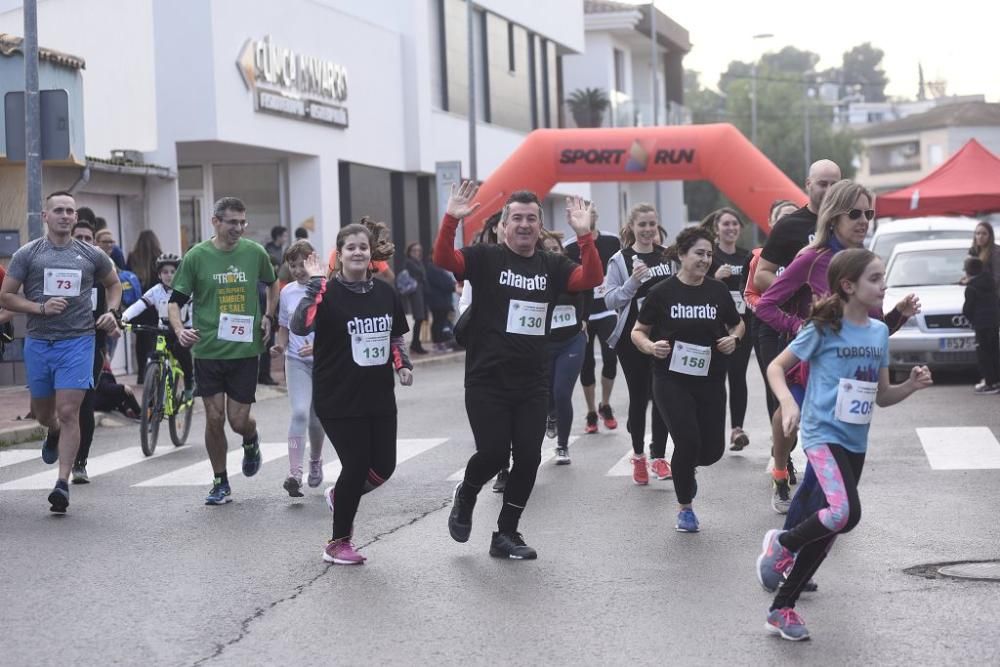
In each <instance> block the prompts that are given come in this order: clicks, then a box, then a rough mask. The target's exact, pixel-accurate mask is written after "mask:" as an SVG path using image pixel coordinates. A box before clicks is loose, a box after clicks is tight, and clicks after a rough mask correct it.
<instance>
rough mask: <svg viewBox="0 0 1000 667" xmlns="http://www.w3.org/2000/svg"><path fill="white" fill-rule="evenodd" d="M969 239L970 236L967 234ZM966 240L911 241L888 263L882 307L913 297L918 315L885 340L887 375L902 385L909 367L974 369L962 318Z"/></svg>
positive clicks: (968, 333)
mask: <svg viewBox="0 0 1000 667" xmlns="http://www.w3.org/2000/svg"><path fill="white" fill-rule="evenodd" d="M969 237H970V238H971V232H970V233H969ZM969 245H970V244H969V240H968V239H939V240H936V241H911V242H908V243H899V244H898V245H896V246H895V248H894V249H893V252H892V256H891V257H890V258H889V261H888V262H887V265H886V266H887V268H886V285H887V287H888V289H887V291H886V295H885V303H886V305H890V304H895V303H898V302H899V301H900V299H902V298H903V297H904V296H906V295H907V294H909V293H910V292H913V293H914V294H916V295H917V296H918V297H919V298H920V304H921V313H920V314H919V315H917V316H916V317H911V318H910V319H909V320H908V321H907V323H906V324H905V325H904V326H903V328H902V329H900V330H899V331H898V332H896V333H895V334H893V335H892V336H891V337H890V338H889V371H890V374H891V375H892V376H893V378H894V380H898V381H901V380H902V379H903V376H904V375H905V374H906V373H909V371H910V368H912V367H913V366H920V365H925V366H929V367H930V368H931V369H932V370H933V369H939V370H941V369H949V370H952V369H954V370H970V369H973V368H976V337H975V334H974V333H973V331H972V329H971V328H970V327H969V322H968V321H967V320H966V319H965V316H963V315H962V304H963V303H964V302H965V286H964V285H960V284H959V282H958V281H959V280H961V278H962V276H964V275H965V272H964V268H963V265H964V263H965V258H966V257H968V255H969Z"/></svg>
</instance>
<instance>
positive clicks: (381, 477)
mask: <svg viewBox="0 0 1000 667" xmlns="http://www.w3.org/2000/svg"><path fill="white" fill-rule="evenodd" d="M319 419H320V422H321V423H322V424H323V430H324V431H326V435H327V437H328V438H330V442H332V443H333V448H334V449H336V450H337V457H338V458H339V459H340V465H341V470H340V476H339V477H338V478H337V484H336V485H335V486H334V487H333V539H335V540H336V539H339V538H341V537H350V536H351V535H352V534H353V532H354V516H355V515H356V514H357V513H358V505H359V504H360V503H361V496H363V495H364V494H366V493H368V492H369V491H374V490H375V489H377V488H378V487H380V486H382V485H383V484H385V482H386V480H388V479H389V477H391V476H392V473H393V471H394V470H395V469H396V415H394V414H393V415H381V416H378V417H348V418H343V419H330V418H328V417H322V416H321V417H320V418H319Z"/></svg>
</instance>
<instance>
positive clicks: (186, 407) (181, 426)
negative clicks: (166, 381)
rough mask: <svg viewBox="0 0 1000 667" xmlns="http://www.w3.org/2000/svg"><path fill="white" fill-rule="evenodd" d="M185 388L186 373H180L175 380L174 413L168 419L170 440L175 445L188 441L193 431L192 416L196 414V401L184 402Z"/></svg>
mask: <svg viewBox="0 0 1000 667" xmlns="http://www.w3.org/2000/svg"><path fill="white" fill-rule="evenodd" d="M185 389H187V387H186V386H185V384H184V375H183V374H180V373H178V374H177V377H176V379H175V380H174V414H172V415H170V417H168V419H167V423H168V424H170V440H171V441H172V442H173V443H174V446H175V447H180V446H181V445H183V444H184V443H185V442H187V438H188V433H190V432H191V417H192V416H194V401H193V400H192V401H189V402H188V403H184V390H185Z"/></svg>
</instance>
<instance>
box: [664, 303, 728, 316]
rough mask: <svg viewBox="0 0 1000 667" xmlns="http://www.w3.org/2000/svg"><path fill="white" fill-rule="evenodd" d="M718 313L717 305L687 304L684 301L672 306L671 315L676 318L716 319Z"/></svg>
mask: <svg viewBox="0 0 1000 667" xmlns="http://www.w3.org/2000/svg"><path fill="white" fill-rule="evenodd" d="M717 313H718V310H717V309H716V307H715V306H685V305H684V304H683V303H675V304H673V305H671V306H670V317H672V318H673V319H675V320H714V319H715V316H716V314H717Z"/></svg>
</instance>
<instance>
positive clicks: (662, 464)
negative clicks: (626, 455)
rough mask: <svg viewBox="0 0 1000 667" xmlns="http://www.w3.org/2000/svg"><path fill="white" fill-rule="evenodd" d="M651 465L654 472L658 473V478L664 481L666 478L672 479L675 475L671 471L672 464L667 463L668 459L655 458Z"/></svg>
mask: <svg viewBox="0 0 1000 667" xmlns="http://www.w3.org/2000/svg"><path fill="white" fill-rule="evenodd" d="M649 467H650V468H652V469H653V474H654V475H656V479H658V480H661V481H662V480H664V479H670V478H672V477H673V476H674V475H673V473H672V472H671V471H670V464H669V463H667V460H666V459H653V460H652V461H651V462H650V464H649Z"/></svg>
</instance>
